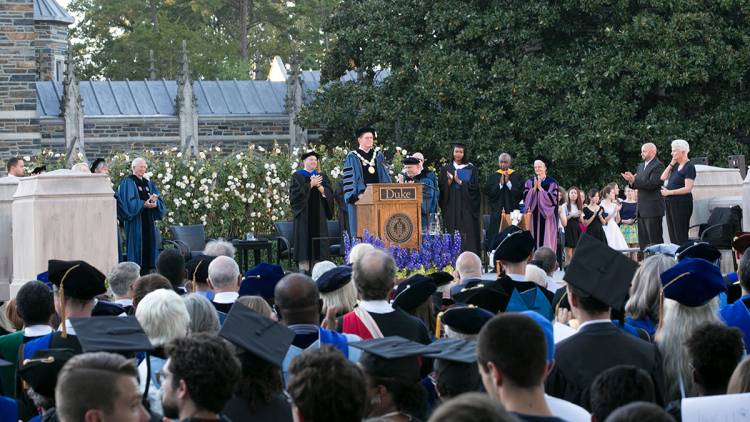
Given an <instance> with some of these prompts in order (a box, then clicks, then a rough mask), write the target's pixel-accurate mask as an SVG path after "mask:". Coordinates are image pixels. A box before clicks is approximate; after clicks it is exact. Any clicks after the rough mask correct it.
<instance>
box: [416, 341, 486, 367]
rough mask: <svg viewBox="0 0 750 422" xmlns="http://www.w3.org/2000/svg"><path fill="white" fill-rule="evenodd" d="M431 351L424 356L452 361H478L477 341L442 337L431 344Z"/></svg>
mask: <svg viewBox="0 0 750 422" xmlns="http://www.w3.org/2000/svg"><path fill="white" fill-rule="evenodd" d="M429 348H430V349H434V351H430V352H427V353H425V354H424V357H428V358H435V359H440V360H449V361H451V362H460V363H474V362H476V361H477V343H476V342H474V341H471V340H465V339H453V338H441V339H440V340H437V341H435V342H434V343H432V344H430V346H429Z"/></svg>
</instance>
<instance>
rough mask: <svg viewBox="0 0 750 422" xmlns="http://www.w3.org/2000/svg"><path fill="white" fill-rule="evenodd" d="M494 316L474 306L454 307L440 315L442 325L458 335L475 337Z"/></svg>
mask: <svg viewBox="0 0 750 422" xmlns="http://www.w3.org/2000/svg"><path fill="white" fill-rule="evenodd" d="M494 316H495V314H493V313H492V312H489V311H487V310H485V309H482V308H478V307H476V306H456V307H453V308H449V309H447V310H446V311H444V312H443V313H442V316H441V317H440V320H441V321H442V324H443V325H447V326H449V327H451V329H452V330H453V331H456V332H458V333H460V334H467V335H476V334H479V330H481V329H482V327H483V326H484V324H486V323H487V321H489V320H491V319H492V317H494Z"/></svg>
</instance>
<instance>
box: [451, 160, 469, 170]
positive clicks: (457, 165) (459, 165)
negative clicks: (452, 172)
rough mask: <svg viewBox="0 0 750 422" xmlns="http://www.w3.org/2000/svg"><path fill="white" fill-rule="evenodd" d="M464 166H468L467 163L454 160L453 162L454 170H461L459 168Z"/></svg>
mask: <svg viewBox="0 0 750 422" xmlns="http://www.w3.org/2000/svg"><path fill="white" fill-rule="evenodd" d="M466 166H468V164H458V163H456V162H455V161H454V162H453V167H455V168H456V170H461V169H463V168H465V167H466Z"/></svg>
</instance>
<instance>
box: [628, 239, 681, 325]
mask: <svg viewBox="0 0 750 422" xmlns="http://www.w3.org/2000/svg"><path fill="white" fill-rule="evenodd" d="M676 263H677V261H675V259H674V258H672V257H670V256H667V255H662V254H659V255H652V256H649V257H648V258H646V259H644V260H643V261H642V262H641V265H640V266H639V267H638V269H637V270H636V271H635V275H634V276H633V282H632V284H631V285H630V297H629V298H628V301H627V302H626V303H625V315H626V316H625V322H626V323H628V324H630V325H632V326H634V327H637V328H641V329H643V330H646V332H647V333H648V335H649V336H651V337H653V336H654V334H656V326H657V324H659V304H660V303H659V302H660V298H661V279H660V276H661V274H662V273H663V272H664V271H667V270H668V269H670V268H672V266H674V264H676Z"/></svg>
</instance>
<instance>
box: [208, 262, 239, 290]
mask: <svg viewBox="0 0 750 422" xmlns="http://www.w3.org/2000/svg"><path fill="white" fill-rule="evenodd" d="M239 277H240V267H239V266H238V265H237V262H235V261H234V259H232V258H230V257H228V256H219V257H216V259H214V260H213V261H211V263H210V264H208V279H209V280H210V281H211V284H213V285H214V287H216V288H219V289H222V288H225V287H229V286H231V285H232V284H233V283H237V280H238V279H239Z"/></svg>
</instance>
